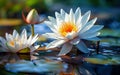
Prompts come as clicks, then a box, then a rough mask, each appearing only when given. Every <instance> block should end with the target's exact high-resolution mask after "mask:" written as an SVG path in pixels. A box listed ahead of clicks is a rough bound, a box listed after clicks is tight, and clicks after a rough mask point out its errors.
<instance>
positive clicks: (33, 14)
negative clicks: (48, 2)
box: [26, 9, 40, 24]
mask: <svg viewBox="0 0 120 75" xmlns="http://www.w3.org/2000/svg"><path fill="white" fill-rule="evenodd" d="M26 22H27V23H29V24H36V23H39V22H40V17H39V15H38V12H37V11H36V10H35V9H32V10H31V11H30V12H29V13H28V15H27V18H26Z"/></svg>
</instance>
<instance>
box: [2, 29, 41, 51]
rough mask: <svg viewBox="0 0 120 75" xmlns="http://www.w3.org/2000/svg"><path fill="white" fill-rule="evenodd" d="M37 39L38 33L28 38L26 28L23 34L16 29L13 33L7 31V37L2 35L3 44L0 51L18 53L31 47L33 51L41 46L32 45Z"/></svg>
mask: <svg viewBox="0 0 120 75" xmlns="http://www.w3.org/2000/svg"><path fill="white" fill-rule="evenodd" d="M37 39H38V34H36V35H35V36H34V37H32V35H30V36H29V38H28V36H27V31H26V29H24V30H23V31H22V33H21V34H19V33H18V32H17V31H16V30H14V31H13V34H8V33H6V39H4V38H3V37H0V45H1V46H2V50H1V51H0V52H13V53H16V52H19V51H20V50H22V49H25V48H29V49H30V52H32V51H34V50H35V49H37V48H38V47H39V45H37V46H32V45H33V44H34V43H35V42H36V41H37Z"/></svg>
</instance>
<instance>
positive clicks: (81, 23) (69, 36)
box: [43, 8, 103, 55]
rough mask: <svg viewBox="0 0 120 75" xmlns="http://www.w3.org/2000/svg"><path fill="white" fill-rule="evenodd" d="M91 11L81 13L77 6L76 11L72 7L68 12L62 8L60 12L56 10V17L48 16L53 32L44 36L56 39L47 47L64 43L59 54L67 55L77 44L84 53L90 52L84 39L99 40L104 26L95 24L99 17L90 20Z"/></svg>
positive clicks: (47, 22)
mask: <svg viewBox="0 0 120 75" xmlns="http://www.w3.org/2000/svg"><path fill="white" fill-rule="evenodd" d="M90 14H91V12H90V11H88V12H86V13H85V14H84V15H81V10H80V8H77V9H76V11H75V13H74V12H73V10H72V9H71V10H70V12H69V13H66V12H65V11H64V10H63V9H61V11H60V13H58V12H55V17H56V18H54V17H50V16H49V17H48V19H49V21H45V23H46V24H47V25H48V27H49V28H50V29H51V30H52V31H53V33H45V34H43V36H45V37H48V38H52V39H56V40H54V41H53V42H51V43H49V44H48V45H47V46H46V48H47V49H49V48H55V47H59V46H61V45H62V48H61V51H60V53H59V55H65V54H67V53H68V52H70V51H71V49H72V47H73V45H75V46H76V47H77V48H78V49H79V50H80V51H82V52H83V53H88V52H89V50H88V48H87V46H86V45H85V44H84V42H83V41H82V39H85V40H99V38H97V36H98V35H99V34H100V33H99V32H98V31H99V30H100V29H102V28H103V26H102V25H94V23H95V22H96V20H97V18H94V19H92V20H90V21H89V18H90Z"/></svg>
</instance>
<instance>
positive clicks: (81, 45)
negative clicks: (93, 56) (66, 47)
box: [76, 41, 89, 53]
mask: <svg viewBox="0 0 120 75" xmlns="http://www.w3.org/2000/svg"><path fill="white" fill-rule="evenodd" d="M76 47H77V48H78V49H79V50H80V51H82V52H83V53H88V52H89V50H88V48H87V46H86V45H85V44H84V43H83V42H82V41H80V42H79V43H78V44H77V45H76Z"/></svg>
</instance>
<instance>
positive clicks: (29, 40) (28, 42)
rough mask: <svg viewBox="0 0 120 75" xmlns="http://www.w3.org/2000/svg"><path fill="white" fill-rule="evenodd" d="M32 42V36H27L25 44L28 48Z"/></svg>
mask: <svg viewBox="0 0 120 75" xmlns="http://www.w3.org/2000/svg"><path fill="white" fill-rule="evenodd" d="M31 42H32V35H30V36H29V38H28V40H27V44H28V45H29V46H30V45H31Z"/></svg>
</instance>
